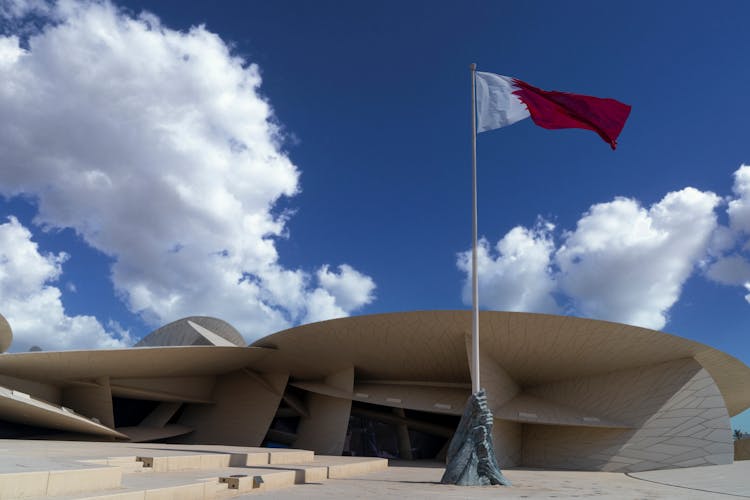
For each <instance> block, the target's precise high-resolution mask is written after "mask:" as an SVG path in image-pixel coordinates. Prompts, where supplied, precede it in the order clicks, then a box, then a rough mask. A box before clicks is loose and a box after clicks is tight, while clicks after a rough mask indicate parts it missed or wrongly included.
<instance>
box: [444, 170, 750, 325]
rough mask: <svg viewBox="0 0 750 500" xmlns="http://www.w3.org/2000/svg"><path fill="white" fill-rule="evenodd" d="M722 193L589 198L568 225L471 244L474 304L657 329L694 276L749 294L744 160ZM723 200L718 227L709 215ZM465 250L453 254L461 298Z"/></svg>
mask: <svg viewBox="0 0 750 500" xmlns="http://www.w3.org/2000/svg"><path fill="white" fill-rule="evenodd" d="M733 192H734V194H733V195H732V196H730V197H728V198H727V199H726V200H722V199H721V198H720V197H719V196H717V195H716V194H714V193H711V192H708V191H700V190H698V189H695V188H692V187H688V188H685V189H682V190H680V191H674V192H670V193H667V194H666V195H665V196H664V197H663V198H662V199H661V200H660V201H658V202H657V203H654V204H653V205H651V206H650V207H644V206H643V205H642V204H641V203H640V202H639V201H638V200H635V199H632V198H615V199H614V200H612V201H609V202H605V203H598V204H595V205H593V206H591V207H590V208H589V209H588V210H587V211H586V212H585V213H584V214H583V215H582V216H581V218H580V219H579V220H578V222H577V224H576V227H575V229H573V230H569V231H559V232H556V231H555V228H554V227H553V226H552V225H551V224H548V223H546V224H545V223H543V222H542V223H538V224H537V225H536V227H535V228H524V227H520V226H519V227H516V228H513V229H511V231H509V232H508V233H507V234H506V235H505V236H503V237H502V238H501V239H500V240H499V241H498V243H497V245H496V249H495V252H494V253H493V252H491V251H490V248H489V244H488V243H487V241H482V242H481V243H480V249H479V259H478V264H479V285H480V305H481V306H483V307H486V308H489V309H499V310H511V311H530V312H546V313H558V312H565V313H570V314H575V315H583V316H588V317H593V318H598V319H606V320H610V321H617V322H622V323H628V324H633V325H639V326H644V327H648V328H655V329H661V328H663V327H664V325H665V324H666V323H667V321H668V320H669V311H670V309H671V308H672V306H673V305H674V304H675V303H676V302H677V301H678V300H679V298H680V294H681V292H682V289H683V287H684V285H685V283H686V282H687V280H688V279H689V278H690V277H691V276H692V275H694V274H700V275H702V276H703V277H704V278H706V279H709V280H712V281H715V282H718V283H721V284H724V285H730V286H740V287H742V289H743V293H745V294H747V295H745V299H746V300H747V301H748V302H750V293H749V292H750V260H749V259H748V257H750V166H747V165H742V166H740V168H739V169H738V170H737V171H736V172H735V174H734V187H733ZM725 203H726V213H727V216H728V221H729V223H728V225H726V226H725V225H722V224H720V223H719V222H718V221H717V212H718V208H719V207H720V206H722V205H723V204H725ZM470 258H471V254H470V252H462V253H461V254H459V256H458V262H457V264H458V267H459V269H461V270H463V271H464V272H465V273H466V279H465V286H464V294H463V295H464V302H466V303H467V304H469V303H470V302H471V300H470V299H471V297H470V294H469V293H468V286H469V285H468V282H469V280H470V276H471V274H470V273H471V268H470V261H469V259H470Z"/></svg>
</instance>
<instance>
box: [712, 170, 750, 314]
mask: <svg viewBox="0 0 750 500" xmlns="http://www.w3.org/2000/svg"><path fill="white" fill-rule="evenodd" d="M732 191H733V193H734V195H733V196H732V197H730V199H729V203H728V206H727V215H728V216H729V227H723V226H722V227H721V228H720V229H721V231H717V234H720V238H718V239H719V240H720V242H721V244H720V245H718V248H717V249H716V251H715V252H713V255H714V256H715V260H713V261H712V262H710V263H709V265H708V266H707V268H706V273H705V274H706V277H707V278H709V279H711V280H713V281H716V282H717V283H721V284H723V285H730V286H742V287H743V288H744V289H745V290H744V291H750V260H748V254H750V165H740V167H739V168H738V169H737V170H736V171H735V172H734V185H733V186H732ZM744 298H745V300H746V301H747V302H749V303H750V294H746V295H744Z"/></svg>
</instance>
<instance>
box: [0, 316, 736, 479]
mask: <svg viewBox="0 0 750 500" xmlns="http://www.w3.org/2000/svg"><path fill="white" fill-rule="evenodd" d="M470 330H471V313H470V312H469V311H417V312H405V313H392V314H377V315H369V316H359V317H349V318H341V319H335V320H329V321H322V322H319V323H312V324H307V325H302V326H298V327H295V328H290V329H288V330H284V331H281V332H278V333H275V334H272V335H269V336H267V337H264V338H262V339H260V340H258V341H256V342H254V343H253V344H251V345H250V346H248V345H247V344H246V343H245V341H244V339H243V337H242V335H241V334H240V333H239V332H238V331H237V330H236V329H234V328H233V327H232V326H231V325H229V324H228V323H226V322H224V321H222V320H219V319H216V318H209V317H198V316H196V317H189V318H184V319H181V320H178V321H175V322H173V323H170V324H168V325H166V326H163V327H161V328H159V329H158V330H156V331H154V332H152V333H151V334H150V335H148V336H146V337H144V338H143V340H141V341H140V342H139V343H138V344H136V345H135V346H134V347H132V348H129V349H116V350H85V351H61V352H47V351H35V352H24V353H4V354H2V355H0V437H2V438H25V439H29V438H39V439H90V440H123V441H134V442H145V441H160V442H169V443H191V444H227V445H237V446H261V445H263V446H278V447H282V446H283V447H294V448H302V449H308V450H313V451H315V452H316V453H317V454H327V455H331V454H333V455H341V454H345V455H368V456H382V457H389V458H396V457H398V458H402V459H443V458H444V455H445V452H446V448H447V443H448V442H449V440H450V438H451V436H452V435H453V432H454V431H455V429H456V426H457V425H458V420H459V418H460V415H461V413H462V412H463V409H464V405H465V403H466V400H467V398H468V397H469V395H470V391H471V373H470V368H469V355H468V353H469V348H470ZM480 335H481V338H480V366H481V374H480V380H481V382H482V387H483V388H484V389H485V390H486V393H487V399H488V404H489V406H490V409H491V410H492V412H493V415H494V425H493V439H494V443H495V452H496V454H497V459H498V462H499V463H500V465H501V466H502V467H512V466H525V467H541V468H564V469H578V470H600V471H619V472H630V471H643V470H652V469H661V468H674V467H691V466H699V465H710V464H726V463H731V462H732V460H733V440H732V431H731V427H730V420H729V418H730V417H731V416H734V415H736V414H738V413H740V412H742V411H744V410H745V409H747V408H748V407H750V384H748V383H747V381H748V380H750V368H748V367H747V366H746V365H745V364H743V363H742V362H741V361H739V360H737V359H736V358H734V357H732V356H730V355H728V354H725V353H723V352H720V351H718V350H716V349H713V348H711V347H708V346H706V345H703V344H700V343H698V342H693V341H690V340H687V339H683V338H680V337H676V336H674V335H669V334H666V333H662V332H658V331H654V330H648V329H645V328H639V327H634V326H628V325H623V324H617V323H611V322H605V321H598V320H590V319H581V318H575V317H569V316H553V315H544V314H530V313H510V312H494V311H483V312H481V314H480ZM11 340H12V333H11V328H10V325H8V323H7V321H5V319H4V318H3V317H2V316H0V349H1V350H2V351H6V350H7V349H8V348H9V346H10V343H11Z"/></svg>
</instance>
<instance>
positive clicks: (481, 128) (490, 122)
mask: <svg viewBox="0 0 750 500" xmlns="http://www.w3.org/2000/svg"><path fill="white" fill-rule="evenodd" d="M476 82H477V83H476V86H477V89H476V91H477V132H485V131H487V130H492V129H495V128H500V127H507V126H508V125H512V124H514V123H516V122H517V121H520V120H523V119H524V118H528V117H529V116H530V115H529V110H528V109H526V105H525V104H524V103H523V102H521V100H520V99H519V98H518V96H516V95H514V94H513V91H514V90H516V87H515V86H514V85H513V79H512V78H509V77H507V76H502V75H496V74H494V73H484V72H482V71H477V72H476Z"/></svg>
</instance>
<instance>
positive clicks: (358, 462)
mask: <svg viewBox="0 0 750 500" xmlns="http://www.w3.org/2000/svg"><path fill="white" fill-rule="evenodd" d="M387 467H388V460H386V459H384V458H369V457H361V458H360V457H332V456H316V457H315V459H314V460H313V461H312V463H299V464H294V463H289V464H283V465H271V464H269V465H268V466H266V467H249V468H247V469H246V470H245V471H243V472H242V473H240V474H236V475H232V476H226V475H225V476H221V477H220V478H219V481H221V482H223V483H226V484H227V485H228V487H229V489H230V490H236V491H238V492H240V493H248V492H262V491H268V490H275V489H279V488H287V487H291V486H294V485H295V484H309V483H320V482H322V481H325V480H326V479H343V478H347V477H352V476H359V475H363V474H367V473H370V472H375V471H378V470H383V469H386V468H387Z"/></svg>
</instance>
